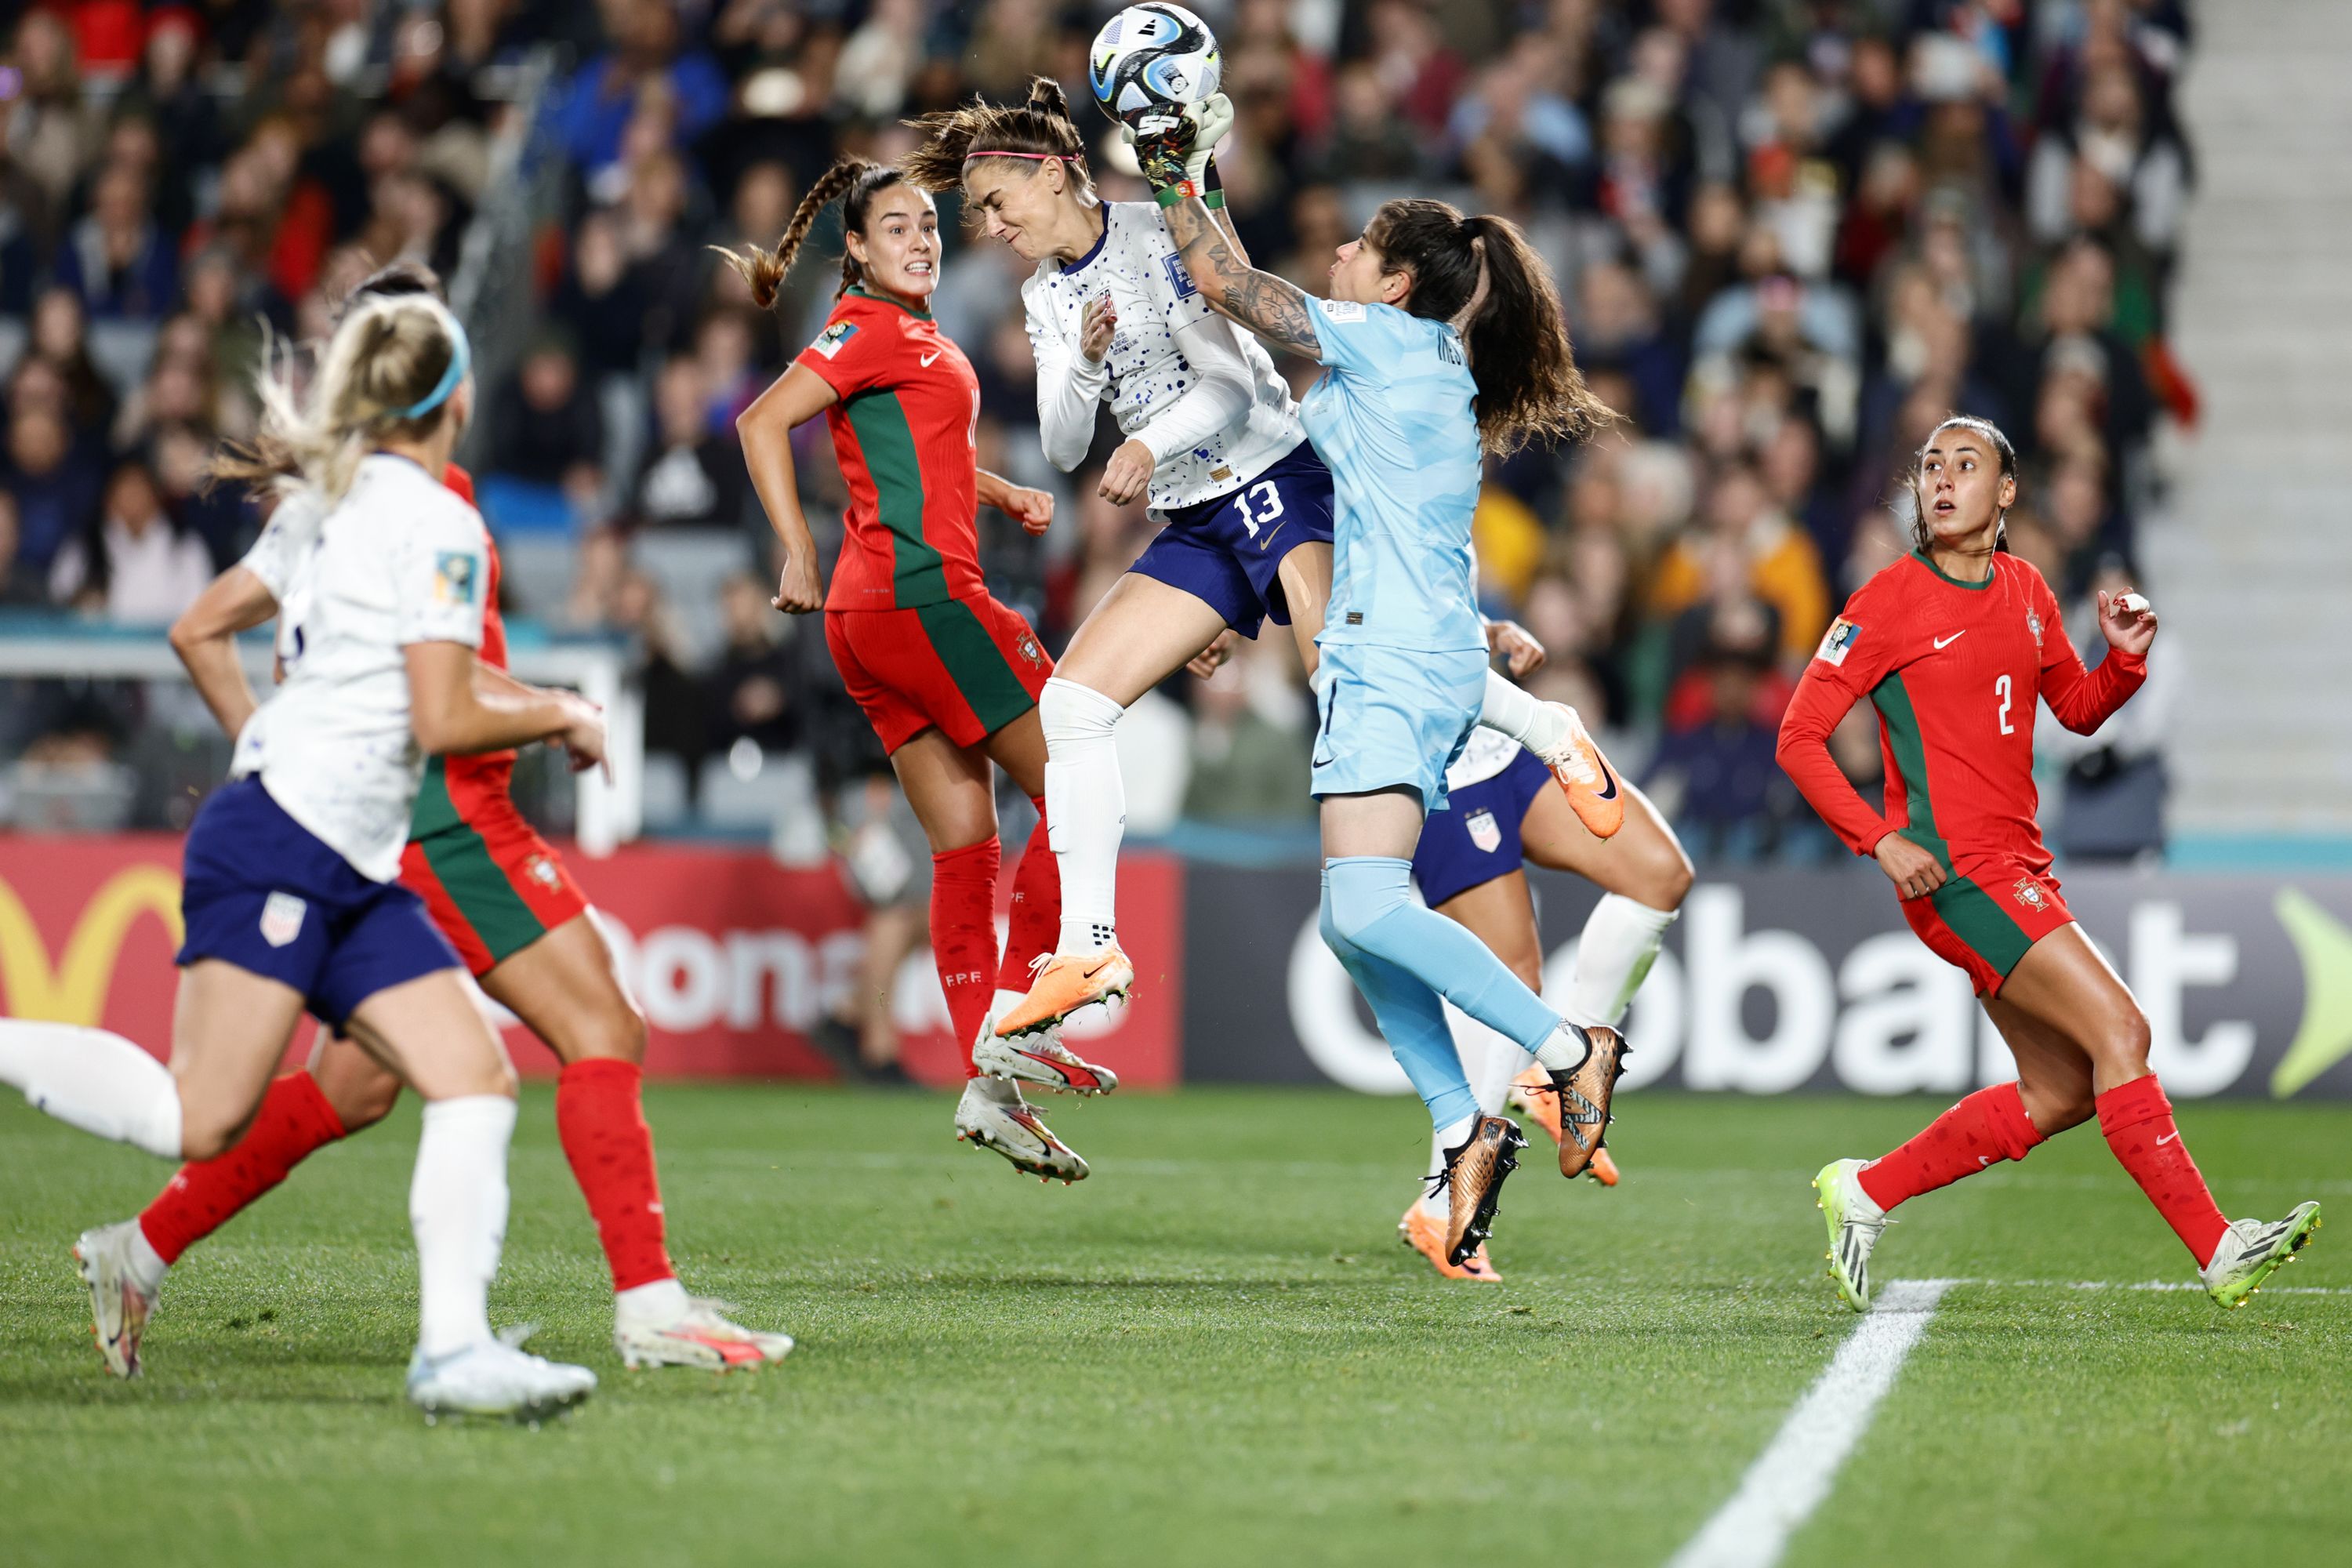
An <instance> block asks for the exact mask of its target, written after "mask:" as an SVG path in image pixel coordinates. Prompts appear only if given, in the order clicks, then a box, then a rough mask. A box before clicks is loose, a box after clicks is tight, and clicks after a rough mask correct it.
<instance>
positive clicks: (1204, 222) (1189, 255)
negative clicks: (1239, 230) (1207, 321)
mask: <svg viewBox="0 0 2352 1568" xmlns="http://www.w3.org/2000/svg"><path fill="white" fill-rule="evenodd" d="M1163 216H1165V217H1166V218H1167V220H1168V234H1169V237H1170V238H1171V239H1173V240H1174V241H1175V242H1176V250H1177V255H1178V257H1179V258H1180V259H1181V260H1182V262H1183V263H1184V270H1185V271H1186V272H1188V273H1190V274H1191V275H1192V281H1193V282H1194V283H1195V284H1197V285H1199V287H1200V289H1201V292H1202V294H1203V295H1205V296H1206V297H1207V299H1208V301H1209V303H1210V304H1211V305H1213V306H1214V307H1215V308H1216V309H1217V310H1219V311H1220V312H1221V313H1223V314H1224V315H1226V316H1229V317H1231V318H1232V319H1233V320H1234V321H1239V322H1240V323H1241V324H1242V325H1243V326H1244V327H1247V328H1249V329H1250V331H1254V332H1255V333H1257V334H1258V335H1259V336H1260V337H1262V338H1264V339H1265V340H1266V341H1267V342H1271V343H1274V344H1276V346H1278V347H1281V348H1286V349H1288V350H1290V351H1291V352H1292V353H1297V354H1304V355H1306V356H1307V358H1309V359H1320V358H1321V357H1322V352H1323V351H1322V344H1321V343H1319V342H1317V341H1316V337H1315V321H1314V318H1313V317H1312V316H1310V315H1309V314H1308V313H1307V296H1306V295H1305V294H1302V293H1300V292H1299V291H1298V289H1296V288H1295V287H1293V286H1292V285H1291V284H1289V283H1287V282H1285V281H1284V280H1283V279H1279V278H1276V276H1274V275H1273V274H1272V273H1270V272H1259V271H1255V270H1254V269H1253V268H1251V267H1250V266H1249V264H1248V263H1247V262H1246V261H1244V260H1243V259H1242V258H1239V257H1237V256H1235V255H1234V248H1235V247H1234V244H1233V242H1232V241H1231V240H1229V239H1227V238H1226V237H1225V233H1224V230H1223V229H1222V228H1220V227H1218V226H1217V225H1216V223H1215V221H1214V220H1213V218H1212V217H1211V216H1210V215H1209V209H1208V208H1207V206H1205V205H1202V202H1201V201H1200V200H1199V198H1197V197H1195V198H1193V199H1192V200H1189V201H1182V202H1179V203H1177V204H1176V205H1173V206H1171V207H1168V208H1166V209H1164V211H1163Z"/></svg>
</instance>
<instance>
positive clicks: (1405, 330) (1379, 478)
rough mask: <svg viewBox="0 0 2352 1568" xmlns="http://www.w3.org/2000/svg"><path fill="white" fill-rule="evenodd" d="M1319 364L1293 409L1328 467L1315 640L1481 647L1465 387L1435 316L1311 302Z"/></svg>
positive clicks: (1453, 347) (1474, 389)
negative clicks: (1322, 602) (1323, 574)
mask: <svg viewBox="0 0 2352 1568" xmlns="http://www.w3.org/2000/svg"><path fill="white" fill-rule="evenodd" d="M1309 304H1310V305H1311V306H1312V308H1313V310H1314V321H1315V338H1316V342H1318V343H1319V344H1320V345H1321V347H1322V351H1323V353H1322V360H1323V363H1324V364H1326V365H1327V366H1328V367H1329V368H1328V370H1327V371H1325V373H1324V374H1323V376H1322V379H1320V380H1319V381H1318V382H1316V384H1315V385H1314V387H1313V388H1312V389H1311V390H1309V391H1308V393H1307V396H1306V398H1305V400H1304V401H1302V402H1301V403H1300V405H1299V410H1298V411H1299V416H1300V418H1301V419H1302V420H1303V421H1304V422H1305V424H1306V426H1307V438H1308V439H1309V440H1311V441H1312V442H1314V444H1315V451H1316V454H1317V455H1318V456H1319V457H1320V458H1322V459H1323V462H1324V465H1325V466H1326V467H1327V468H1329V469H1330V470H1331V480H1332V486H1333V489H1334V490H1335V492H1336V500H1337V506H1336V511H1337V516H1336V517H1335V519H1334V521H1333V529H1334V533H1335V538H1334V541H1333V560H1332V564H1331V609H1330V615H1329V616H1328V619H1326V620H1325V622H1324V624H1323V635H1322V636H1321V637H1319V638H1318V639H1317V640H1318V641H1319V642H1321V643H1323V644H1325V645H1327V646H1334V647H1343V646H1347V645H1349V644H1363V645H1370V646H1374V647H1395V648H1405V649H1410V650H1417V651H1422V652H1445V651H1455V650H1461V649H1471V648H1475V649H1476V650H1478V651H1479V652H1480V653H1481V654H1483V653H1484V652H1485V651H1486V626H1485V623H1484V622H1483V621H1482V620H1481V619H1480V618H1479V615H1478V605H1477V597H1476V594H1475V590H1474V588H1473V584H1474V582H1475V570H1476V569H1475V564H1474V562H1473V557H1472V554H1471V547H1470V519H1471V516H1472V514H1473V513H1474V512H1475V511H1476V510H1477V508H1478V482H1479V477H1480V469H1479V448H1478V421H1477V416H1476V415H1475V412H1474V411H1473V408H1472V405H1473V403H1474V401H1475V399H1476V397H1477V395H1478V385H1477V383H1475V381H1473V380H1471V378H1470V367H1469V364H1468V363H1467V361H1466V358H1465V355H1464V353H1463V352H1462V339H1461V337H1460V336H1459V335H1458V334H1457V333H1456V332H1455V331H1454V329H1453V328H1452V327H1449V326H1447V325H1446V324H1445V323H1444V322H1443V321H1424V320H1423V319H1422V318H1421V317H1418V316H1412V315H1408V314H1406V313H1405V312H1404V311H1402V310H1397V309H1396V308H1395V307H1393V306H1390V305H1360V304H1356V303H1353V302H1351V301H1347V300H1310V301H1309Z"/></svg>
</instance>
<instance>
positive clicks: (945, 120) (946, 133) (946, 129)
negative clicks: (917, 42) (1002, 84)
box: [898, 76, 1094, 191]
mask: <svg viewBox="0 0 2352 1568" xmlns="http://www.w3.org/2000/svg"><path fill="white" fill-rule="evenodd" d="M907 123H908V125H910V126H912V127H913V128H914V129H915V130H917V131H919V132H922V133H923V142H922V145H920V146H919V147H917V148H916V149H915V150H914V151H913V152H911V153H908V154H907V155H906V156H905V157H904V158H902V159H900V160H899V163H898V166H899V167H900V168H902V169H904V170H905V171H906V175H907V178H908V179H909V180H911V181H913V182H914V183H915V184H918V185H920V186H921V187H922V188H923V189H925V190H927V191H952V190H957V189H960V188H961V186H962V184H963V175H964V165H965V164H966V163H969V162H971V160H972V159H974V158H985V157H987V156H988V154H989V153H1014V154H1018V155H1019V157H1018V161H1019V162H1020V163H1023V164H1024V165H1025V166H1027V167H1028V168H1030V169H1033V170H1034V168H1035V167H1036V164H1037V163H1038V161H1040V160H1043V159H1048V158H1058V159H1060V160H1061V161H1062V162H1063V163H1064V164H1065V165H1066V167H1067V168H1068V170H1069V172H1070V177H1071V178H1072V179H1073V180H1075V181H1076V183H1077V187H1078V189H1079V190H1081V191H1092V190H1093V189H1094V180H1093V178H1092V177H1091V176H1090V175H1089V174H1087V144H1086V140H1085V138H1083V137H1081V136H1080V135H1079V134H1078V126H1077V121H1075V120H1073V119H1071V118H1070V100H1069V99H1068V97H1067V96H1066V95H1065V94H1064V93H1063V91H1062V86H1061V83H1059V82H1057V81H1055V80H1054V79H1053V78H1051V77H1043V76H1041V77H1036V78H1034V79H1031V81H1030V83H1029V101H1028V102H1026V103H1024V104H1022V105H1020V106H1019V107H1017V108H1014V107H1009V106H1005V105H1001V104H993V103H968V104H966V105H964V106H963V107H962V108H961V109H948V110H940V112H939V113H937V114H926V115H924V116H923V117H922V118H921V119H919V120H909V121H907ZM1004 161H1005V162H1008V163H1010V162H1013V161H1015V160H1013V159H1006V160H1004Z"/></svg>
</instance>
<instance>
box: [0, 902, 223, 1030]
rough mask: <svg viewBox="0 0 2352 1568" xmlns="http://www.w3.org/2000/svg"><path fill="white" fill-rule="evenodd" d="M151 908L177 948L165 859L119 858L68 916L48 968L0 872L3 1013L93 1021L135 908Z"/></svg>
mask: <svg viewBox="0 0 2352 1568" xmlns="http://www.w3.org/2000/svg"><path fill="white" fill-rule="evenodd" d="M144 914H152V915H154V916H155V917H156V918H157V919H158V920H160V921H163V929H164V930H165V931H168V932H170V933H171V937H172V945H173V948H175V949H176V948H177V947H178V946H179V945H180V942H181V941H182V940H183V938H184V934H185V933H184V928H183V927H182V925H181V923H180V878H179V873H178V872H176V871H174V870H173V869H172V868H170V867H167V866H157V865H141V866H126V867H125V868H122V869H121V870H120V871H117V872H116V873H115V874H114V875H113V876H111V877H110V878H108V879H107V880H106V882H105V883H104V884H103V885H102V886H101V887H100V889H98V891H97V892H95V893H93V894H91V895H90V898H89V902H88V903H86V904H84V905H83V906H82V908H81V913H80V915H79V917H78V918H77V919H76V920H75V921H74V928H73V933H72V934H71V935H70V936H68V938H67V939H66V945H65V952H64V954H63V956H62V957H61V958H60V959H59V960H58V963H57V964H56V966H55V967H54V968H53V967H51V965H50V962H49V949H48V944H47V942H44V941H42V939H41V931H40V928H39V927H38V926H37V925H35V924H34V923H33V916H32V911H30V910H27V909H26V907H25V900H22V899H21V898H19V897H17V896H16V889H14V888H12V887H10V886H9V885H8V883H7V882H6V881H5V879H0V987H5V990H6V992H7V996H6V998H5V1009H6V1012H7V1014H8V1016H11V1017H16V1018H33V1019H38V1020H41V1021H44V1022H48V1023H58V1024H82V1025H95V1024H97V1023H98V1022H99V1021H100V1018H101V1017H102V1016H103V1015H104V1014H105V1012H106V995H107V991H108V988H109V987H110V985H112V984H113V982H114V966H115V963H116V962H117V961H118V960H119V959H120V958H121V954H122V944H123V942H124V941H125V940H127V939H128V938H129V936H130V934H131V927H132V925H133V924H135V923H136V922H137V921H138V919H139V917H140V916H141V915H144Z"/></svg>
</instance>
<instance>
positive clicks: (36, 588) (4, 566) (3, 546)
mask: <svg viewBox="0 0 2352 1568" xmlns="http://www.w3.org/2000/svg"><path fill="white" fill-rule="evenodd" d="M19 537H20V536H19V534H18V531H17V526H16V494H15V492H14V491H12V490H8V489H0V609H7V610H24V609H39V608H43V607H46V606H47V604H48V602H49V585H48V584H47V582H45V581H43V580H42V579H41V578H40V576H39V574H37V573H35V572H32V571H30V570H28V569H26V566H25V564H24V563H23V561H22V560H21V559H19V557H18V555H17V552H16V546H17V542H18V539H19Z"/></svg>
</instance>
